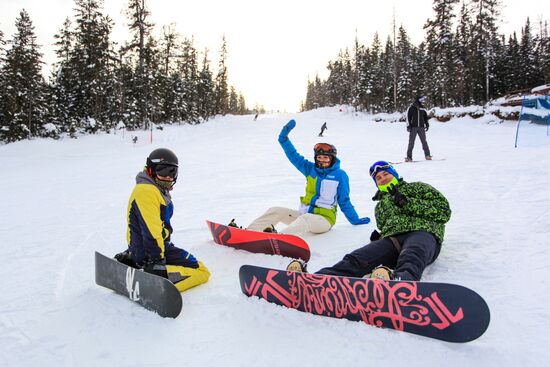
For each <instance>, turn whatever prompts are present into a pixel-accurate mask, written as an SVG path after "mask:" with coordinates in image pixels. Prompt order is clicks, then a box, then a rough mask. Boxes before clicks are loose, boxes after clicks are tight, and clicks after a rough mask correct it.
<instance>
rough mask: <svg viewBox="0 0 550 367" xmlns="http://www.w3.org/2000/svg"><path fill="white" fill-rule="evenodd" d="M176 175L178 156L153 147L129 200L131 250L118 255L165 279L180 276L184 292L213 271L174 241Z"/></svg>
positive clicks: (179, 288) (127, 262)
mask: <svg viewBox="0 0 550 367" xmlns="http://www.w3.org/2000/svg"><path fill="white" fill-rule="evenodd" d="M177 178H178V158H177V157H176V155H175V154H174V153H173V152H172V151H171V150H168V149H164V148H160V149H155V150H153V151H152V152H151V154H150V155H149V157H148V158H147V165H146V167H145V169H144V170H143V171H141V172H140V173H138V175H137V176H136V186H135V188H134V191H133V192H132V195H131V196H130V200H129V201H128V214H127V219H128V229H127V234H126V238H127V240H128V249H127V250H126V251H124V252H122V253H120V254H117V255H116V256H115V258H116V259H117V260H118V261H120V262H122V263H124V264H126V265H129V266H133V267H136V268H141V269H143V270H144V271H146V272H148V273H152V274H155V275H159V276H162V277H164V278H168V274H170V275H171V276H170V278H169V279H172V278H178V279H179V281H173V282H174V284H175V286H176V288H178V290H179V291H180V292H183V291H184V290H186V289H189V288H191V287H194V286H197V285H199V284H202V283H205V282H206V281H208V278H209V277H210V272H209V271H208V269H207V268H206V267H205V266H204V265H203V263H202V262H200V261H197V259H196V258H195V257H194V256H193V255H191V254H190V253H189V252H187V251H185V250H183V249H180V248H178V247H176V246H174V244H173V243H172V242H171V238H170V237H171V234H172V232H173V229H172V225H171V223H170V219H171V218H172V214H173V212H174V204H173V203H172V198H171V196H170V191H171V190H172V188H173V187H174V184H175V183H176V180H177ZM174 273H175V274H174ZM172 275H174V276H172Z"/></svg>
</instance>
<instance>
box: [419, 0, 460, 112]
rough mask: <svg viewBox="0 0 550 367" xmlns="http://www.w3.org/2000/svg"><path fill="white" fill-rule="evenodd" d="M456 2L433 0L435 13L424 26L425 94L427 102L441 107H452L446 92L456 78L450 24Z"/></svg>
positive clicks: (452, 103)
mask: <svg viewBox="0 0 550 367" xmlns="http://www.w3.org/2000/svg"><path fill="white" fill-rule="evenodd" d="M457 3H458V0H434V1H433V11H434V13H435V14H434V16H433V18H430V19H428V21H427V23H426V24H425V26H424V29H426V45H427V48H428V56H429V58H430V62H429V63H428V67H429V70H428V75H431V77H430V78H429V79H428V80H426V84H427V86H428V88H427V94H428V96H429V99H430V101H431V102H432V103H433V104H435V105H437V106H440V107H447V106H452V105H454V104H455V101H454V100H453V99H452V97H451V95H450V93H449V90H450V89H451V88H452V84H453V81H454V78H453V77H454V75H455V70H454V69H455V59H454V48H453V46H454V45H453V32H452V22H453V18H454V17H455V15H454V6H455V5H456V4H457Z"/></svg>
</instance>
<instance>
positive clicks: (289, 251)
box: [206, 220, 311, 261]
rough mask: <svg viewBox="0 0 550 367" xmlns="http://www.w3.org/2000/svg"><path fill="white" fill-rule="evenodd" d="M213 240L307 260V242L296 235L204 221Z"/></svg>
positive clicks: (250, 250) (236, 247)
mask: <svg viewBox="0 0 550 367" xmlns="http://www.w3.org/2000/svg"><path fill="white" fill-rule="evenodd" d="M206 224H207V225H208V228H209V229H210V232H211V233H212V238H213V239H214V242H215V243H217V244H218V245H222V246H229V247H233V248H235V249H239V250H245V251H249V252H255V253H262V254H269V255H280V256H286V257H291V258H293V259H302V260H304V261H309V258H310V257H311V252H310V250H309V246H308V244H307V243H306V242H305V241H304V240H303V239H301V238H300V237H298V236H294V235H290V234H282V233H269V232H256V231H249V230H246V229H241V228H236V227H230V226H226V225H223V224H219V223H214V222H210V221H208V220H207V221H206Z"/></svg>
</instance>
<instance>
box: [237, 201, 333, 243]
mask: <svg viewBox="0 0 550 367" xmlns="http://www.w3.org/2000/svg"><path fill="white" fill-rule="evenodd" d="M280 222H282V223H284V224H286V225H288V227H286V228H285V229H283V230H282V231H280V232H279V233H288V234H293V235H295V236H302V235H304V234H306V233H307V232H311V233H317V234H318V233H325V232H328V231H329V230H330V229H331V228H332V225H331V224H330V222H329V221H328V220H327V219H326V218H325V217H323V216H321V215H318V214H311V213H305V214H301V213H300V212H299V211H297V210H293V209H288V208H283V207H280V206H275V207H272V208H269V209H268V210H267V211H266V212H265V213H264V214H263V215H261V216H260V217H258V218H256V219H255V220H254V221H253V222H252V223H250V225H249V226H248V227H247V228H246V229H249V230H251V231H258V232H261V231H263V230H264V229H266V228H268V227H271V226H272V225H273V226H275V225H277V224H278V223H280Z"/></svg>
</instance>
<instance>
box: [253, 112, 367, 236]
mask: <svg viewBox="0 0 550 367" xmlns="http://www.w3.org/2000/svg"><path fill="white" fill-rule="evenodd" d="M295 126H296V121H294V120H290V121H289V122H288V123H287V124H286V125H285V126H284V127H283V129H282V130H281V133H280V134H279V143H280V144H281V146H282V147H283V150H284V152H285V154H286V156H287V158H288V160H289V161H290V163H292V164H293V165H294V167H296V168H297V169H298V171H300V172H301V173H302V174H303V175H304V176H305V177H306V192H305V195H304V196H302V197H300V207H299V209H298V210H295V209H289V208H283V207H272V208H269V209H268V210H267V211H266V212H265V213H264V214H263V215H262V216H260V217H259V218H257V219H256V220H254V221H253V222H252V223H251V224H250V225H249V226H248V227H247V229H249V230H253V231H265V232H271V231H273V230H274V228H275V225H277V224H278V223H280V222H282V223H284V224H286V225H288V226H287V227H286V228H284V230H282V231H281V233H288V234H294V235H298V236H300V235H303V234H305V233H308V232H310V233H325V232H328V231H329V230H330V229H331V228H332V226H333V225H334V224H335V223H336V212H337V207H338V206H340V209H341V210H342V212H343V213H344V215H345V216H346V218H347V220H348V221H349V222H350V223H351V224H354V225H358V224H368V223H369V222H370V219H369V218H368V217H364V218H360V217H359V215H357V212H356V211H355V208H354V207H353V205H352V203H351V200H350V197H349V192H350V189H349V178H348V175H347V174H346V172H345V171H344V170H343V169H341V168H340V160H339V159H338V158H337V157H336V153H337V151H336V148H335V147H334V146H333V145H331V144H327V143H318V144H315V147H314V149H313V150H314V159H315V162H311V161H308V160H307V159H305V158H304V157H303V156H301V155H300V154H299V153H298V152H297V151H296V148H294V145H292V142H291V141H290V139H289V138H288V134H289V133H290V131H291V130H292V129H294V127H295Z"/></svg>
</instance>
